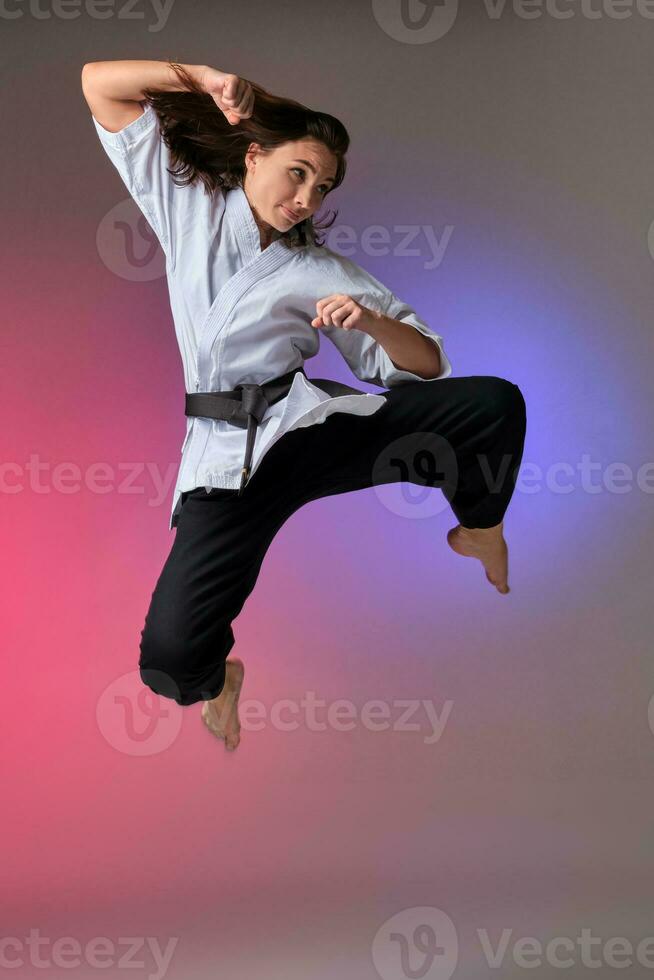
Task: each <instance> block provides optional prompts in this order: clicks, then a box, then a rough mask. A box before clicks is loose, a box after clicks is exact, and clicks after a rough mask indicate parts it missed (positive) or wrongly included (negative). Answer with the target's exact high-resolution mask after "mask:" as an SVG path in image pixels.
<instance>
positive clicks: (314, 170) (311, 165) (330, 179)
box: [293, 157, 336, 184]
mask: <svg viewBox="0 0 654 980" xmlns="http://www.w3.org/2000/svg"><path fill="white" fill-rule="evenodd" d="M293 163H303V164H304V165H305V166H307V167H308V168H309V170H313V172H314V174H316V173H318V171H317V170H316V168H315V167H314V165H313V164H312V163H309V161H308V160H300V158H299V157H296V159H295V160H293ZM325 180H329V181H331V182H332V184H335V183H336V178H335V177H325Z"/></svg>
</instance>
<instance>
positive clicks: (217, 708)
mask: <svg viewBox="0 0 654 980" xmlns="http://www.w3.org/2000/svg"><path fill="white" fill-rule="evenodd" d="M244 674H245V667H244V666H243V661H242V660H239V658H238V657H232V659H231V660H227V661H226V662H225V684H224V686H223V689H222V691H221V692H220V694H219V695H218V697H217V698H212V699H211V700H210V701H205V702H204V704H203V705H202V720H203V721H204V723H205V725H206V726H207V728H208V729H209V731H210V732H211V733H212V734H213V735H215V736H216V738H220V739H224V740H225V748H226V749H227V750H228V751H230V752H233V751H234V749H235V748H237V746H238V743H239V742H240V741H241V723H240V721H239V717H238V698H239V694H240V693H241V687H242V686H243V676H244Z"/></svg>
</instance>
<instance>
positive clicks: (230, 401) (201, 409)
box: [184, 367, 364, 497]
mask: <svg viewBox="0 0 654 980" xmlns="http://www.w3.org/2000/svg"><path fill="white" fill-rule="evenodd" d="M298 371H301V372H302V374H304V376H305V378H306V377H307V376H306V373H305V371H304V368H302V367H299V368H294V370H293V371H289V372H288V373H287V374H283V375H282V376H281V377H279V378H274V379H273V380H272V381H266V383H265V384H262V385H256V384H246V383H243V384H239V385H236V387H235V388H234V389H233V390H231V391H195V392H193V393H192V394H189V392H186V407H185V410H184V414H185V415H193V416H199V417H201V418H209V419H220V420H222V421H224V422H230V423H231V424H232V425H236V426H238V427H239V428H240V429H245V428H247V430H248V433H247V440H246V443H245V460H244V462H243V469H242V470H241V485H240V487H239V490H238V495H239V497H240V496H241V494H242V493H243V490H244V489H245V485H246V483H247V480H248V477H249V475H250V463H251V461H252V450H253V448H254V437H255V433H256V429H257V426H258V424H259V422H261V419H262V418H263V416H264V415H265V413H266V410H267V409H268V407H269V406H270V405H274V404H275V402H278V401H279V400H280V398H283V397H284V396H285V395H287V394H288V392H289V391H290V389H291V385H292V384H293V378H294V377H295V375H296V374H297V372H298ZM307 380H308V381H310V382H311V384H313V385H316V387H317V388H321V389H322V390H323V391H326V392H327V394H328V395H331V396H332V397H336V396H338V395H363V394H364V392H362V391H360V390H359V389H358V388H352V387H351V385H346V384H342V383H341V382H340V381H332V380H331V379H330V378H308V379H307Z"/></svg>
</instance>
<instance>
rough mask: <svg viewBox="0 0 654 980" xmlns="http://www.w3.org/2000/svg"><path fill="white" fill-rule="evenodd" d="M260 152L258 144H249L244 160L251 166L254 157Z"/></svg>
mask: <svg viewBox="0 0 654 980" xmlns="http://www.w3.org/2000/svg"><path fill="white" fill-rule="evenodd" d="M260 150H261V146H260V145H259V143H250V145H249V146H248V148H247V150H246V151H245V159H246V160H247V161H248V162H249V163H251V164H252V163H254V162H255V160H256V157H257V156H258V155H259V151H260Z"/></svg>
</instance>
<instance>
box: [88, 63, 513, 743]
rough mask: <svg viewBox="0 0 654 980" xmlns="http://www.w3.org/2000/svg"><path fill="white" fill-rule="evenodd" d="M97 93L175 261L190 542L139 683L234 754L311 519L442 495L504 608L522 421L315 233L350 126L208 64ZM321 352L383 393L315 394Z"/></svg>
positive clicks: (154, 70) (169, 581)
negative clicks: (425, 490) (458, 374)
mask: <svg viewBox="0 0 654 980" xmlns="http://www.w3.org/2000/svg"><path fill="white" fill-rule="evenodd" d="M82 87H83V91H84V95H85V98H86V100H87V103H88V105H89V108H90V109H91V112H92V117H93V122H94V124H95V127H96V131H97V133H98V136H99V137H100V140H101V142H102V145H103V147H104V149H105V151H106V152H107V154H108V155H109V157H110V159H111V160H112V162H113V163H114V165H115V166H116V168H117V170H118V172H119V174H120V176H121V178H122V179H123V181H124V183H125V185H126V186H127V188H128V190H129V192H130V194H131V195H132V197H133V198H134V200H135V201H136V203H137V204H138V206H139V208H140V209H141V210H142V212H143V214H144V215H145V216H146V218H147V220H148V222H149V224H150V225H151V227H152V229H153V231H154V233H155V234H156V236H157V239H158V241H159V243H160V244H161V247H162V249H163V252H164V254H165V257H166V275H167V281H168V288H169V293H170V299H171V309H172V312H173V318H174V323H175V330H176V334H177V340H178V343H179V348H180V353H181V356H182V363H183V367H184V377H185V385H186V396H185V413H186V416H187V431H186V437H185V440H184V444H183V446H182V461H181V465H180V469H179V474H178V478H177V484H176V487H175V492H174V497H173V509H172V514H171V518H170V528H172V527H175V528H176V535H175V541H174V543H173V546H172V549H171V551H170V554H169V556H168V559H167V560H166V562H165V564H164V567H163V570H162V572H161V574H160V576H159V579H158V581H157V583H156V587H155V589H154V591H153V593H152V597H151V602H150V606H149V609H148V612H147V615H146V619H145V627H144V629H143V630H142V632H141V644H140V659H139V668H140V673H141V678H142V680H143V682H144V683H145V684H146V685H148V686H149V687H150V688H151V689H152V690H153V691H155V692H156V693H158V694H160V695H163V696H164V697H169V698H172V699H174V700H175V701H176V702H177V703H178V704H180V705H190V704H194V703H196V702H198V701H203V702H204V703H203V707H202V717H203V719H204V721H205V723H206V724H207V727H208V728H209V729H210V730H211V731H212V732H213V733H214V734H215V735H217V736H218V737H219V738H223V739H224V740H225V746H226V748H228V749H230V750H233V749H235V748H236V746H237V745H238V743H239V740H240V724H239V719H238V697H239V693H240V690H241V686H242V683H243V673H244V667H243V662H242V661H241V660H240V659H238V658H231V659H230V661H229V662H227V656H228V654H229V652H230V650H231V649H232V646H233V644H234V634H233V632H232V628H231V623H232V621H233V619H234V618H235V617H236V616H237V615H238V613H239V612H240V611H241V608H242V607H243V604H244V602H245V600H246V598H247V597H248V595H249V594H250V593H251V591H252V589H253V588H254V585H255V582H256V579H257V576H258V573H259V570H260V567H261V563H262V561H263V558H264V556H265V554H266V551H267V548H268V546H269V545H270V543H271V541H272V539H273V538H274V536H275V534H276V532H277V531H278V530H279V528H280V527H281V526H282V525H283V523H284V522H285V521H286V520H287V519H288V518H289V517H290V515H291V514H292V513H294V512H295V511H296V510H297V509H298V508H299V507H301V506H302V505H303V504H305V503H307V502H308V501H310V500H315V499H318V498H320V497H325V496H329V495H332V494H340V493H345V492H347V491H350V490H356V489H364V488H366V487H370V486H373V485H377V484H380V483H398V482H402V481H407V482H411V483H416V484H418V485H427V486H432V487H439V488H440V489H441V490H442V491H443V492H444V493H445V494H446V497H447V499H448V502H449V504H450V506H451V508H452V510H453V512H454V514H455V516H456V518H457V520H458V522H459V523H458V525H457V526H456V527H454V528H452V529H450V531H449V532H448V534H447V541H448V544H449V545H450V547H451V548H452V549H453V550H454V551H456V552H457V553H458V554H460V555H465V556H470V557H475V558H477V559H478V560H480V561H481V562H482V564H483V567H484V570H485V573H486V577H487V579H488V581H489V582H490V583H491V584H492V585H493V586H494V587H495V588H496V589H497V590H498V591H499V592H500V593H501V594H506V593H508V591H509V587H508V581H507V580H508V552H507V547H506V542H505V540H504V536H503V517H504V513H505V511H506V509H507V507H508V504H509V501H510V499H511V496H512V494H513V490H514V486H515V480H516V477H517V472H518V469H519V465H520V461H521V458H522V451H523V445H524V437H525V431H526V410H525V403H524V399H523V397H522V393H521V392H520V389H519V388H518V387H517V386H516V385H515V384H513V383H511V382H509V381H506V380H504V379H502V378H497V377H492V376H473V377H466V378H451V377H450V375H451V373H452V368H451V365H450V362H449V360H448V358H447V356H446V354H445V351H444V349H443V343H442V338H441V337H440V336H439V335H438V334H436V333H434V332H433V331H432V330H431V329H430V328H429V327H428V326H427V324H426V323H424V321H423V320H422V319H421V318H420V317H419V316H418V315H417V314H416V312H415V310H413V309H412V308H411V307H410V306H408V305H407V304H406V303H405V302H403V301H402V300H401V299H399V298H398V297H397V296H396V295H395V294H393V293H392V292H391V291H390V290H389V289H387V287H386V286H384V284H383V283H381V282H380V281H379V280H377V279H375V278H374V277H373V276H372V275H370V273H368V272H367V271H366V270H365V269H362V268H361V267H360V266H358V265H357V264H356V263H354V262H353V261H351V260H350V259H348V258H345V257H343V256H341V255H339V254H337V253H335V252H332V251H331V250H330V249H329V248H327V247H326V246H324V244H323V242H322V241H321V240H320V239H319V236H318V234H317V231H318V228H319V226H318V224H317V223H315V222H314V220H313V216H314V215H315V213H316V212H317V211H318V209H319V208H320V206H321V205H322V203H323V201H324V199H325V198H326V196H327V195H328V194H330V193H331V192H332V191H333V190H334V189H335V188H336V187H338V186H339V184H341V183H342V181H343V179H344V176H345V154H346V152H347V149H348V146H349V137H348V134H347V131H346V129H345V127H344V126H343V125H342V123H340V122H339V120H338V119H336V118H334V117H333V116H330V115H328V114H327V113H321V112H314V111H312V110H310V109H308V108H306V107H305V106H303V105H301V104H300V103H297V102H294V101H292V100H289V99H282V98H277V97H275V96H273V95H271V94H270V93H269V92H267V91H266V90H265V89H263V88H261V87H259V86H258V85H255V84H254V83H253V82H249V81H248V80H247V79H244V78H239V77H238V76H236V75H233V74H227V73H224V72H221V71H218V70H216V69H214V68H211V67H209V66H203V65H179V64H176V63H166V62H156V61H118V62H95V63H90V64H87V65H85V66H84V69H83V72H82ZM332 221H333V219H332ZM329 224H331V222H330V223H329ZM329 224H328V225H325V226H324V227H329ZM319 333H322V334H325V335H326V336H327V337H328V339H329V340H330V341H332V342H333V343H334V344H335V345H336V347H337V348H338V349H339V351H340V352H341V353H342V355H343V357H344V359H345V361H346V363H347V364H348V365H349V367H350V368H351V369H352V371H353V373H354V374H355V375H356V377H358V378H359V379H360V380H363V381H366V382H372V383H373V384H376V385H378V386H380V387H381V388H384V389H388V390H385V391H384V392H383V393H382V394H369V393H364V392H361V391H360V390H359V389H357V388H353V387H351V386H349V385H344V384H340V383H338V382H335V381H332V380H330V379H315V378H314V379H308V378H307V377H306V375H305V374H304V371H303V363H304V361H305V360H307V359H308V358H310V357H313V356H314V355H315V354H316V353H317V351H318V348H319ZM436 382H438V383H436ZM425 464H426V465H425ZM492 481H495V482H492Z"/></svg>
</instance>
